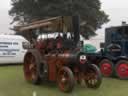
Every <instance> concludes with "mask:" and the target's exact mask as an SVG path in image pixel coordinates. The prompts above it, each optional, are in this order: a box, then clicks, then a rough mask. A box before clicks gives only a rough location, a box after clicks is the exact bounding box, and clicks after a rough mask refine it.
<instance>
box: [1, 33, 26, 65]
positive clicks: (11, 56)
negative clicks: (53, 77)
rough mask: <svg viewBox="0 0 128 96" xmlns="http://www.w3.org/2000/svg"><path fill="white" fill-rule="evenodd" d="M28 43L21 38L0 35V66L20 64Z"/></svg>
mask: <svg viewBox="0 0 128 96" xmlns="http://www.w3.org/2000/svg"><path fill="white" fill-rule="evenodd" d="M25 44H28V41H27V40H26V39H25V38H24V37H22V36H16V35H0V64H21V63H23V61H24V55H25V54H26V52H27V49H26V45H25Z"/></svg>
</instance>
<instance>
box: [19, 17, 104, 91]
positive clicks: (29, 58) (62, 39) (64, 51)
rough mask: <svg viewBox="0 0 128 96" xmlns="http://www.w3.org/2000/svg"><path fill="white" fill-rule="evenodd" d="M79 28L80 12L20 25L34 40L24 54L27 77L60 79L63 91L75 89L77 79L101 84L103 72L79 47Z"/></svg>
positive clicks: (38, 80)
mask: <svg viewBox="0 0 128 96" xmlns="http://www.w3.org/2000/svg"><path fill="white" fill-rule="evenodd" d="M79 29H80V27H79V16H60V17H54V18H50V19H45V20H40V21H36V22H32V23H30V24H28V25H26V26H22V27H19V28H18V31H19V32H20V33H22V34H23V35H24V36H25V37H26V38H27V39H28V40H29V41H30V42H31V44H30V45H29V49H28V52H27V53H26V55H25V57H24V65H23V66H24V76H25V79H26V80H27V81H30V82H32V83H33V84H40V83H41V81H52V82H57V84H58V87H59V88H60V89H61V91H64V92H70V91H72V89H73V88H74V84H75V81H76V82H79V83H80V82H81V81H84V82H85V84H86V85H87V87H89V88H98V87H99V86H100V85H101V81H102V78H101V73H100V71H99V68H98V67H97V66H96V65H94V64H90V63H89V61H88V60H87V58H86V55H85V53H83V52H81V51H80V49H81V47H82V43H81V42H80V41H79V38H80V37H79V35H80V34H79ZM52 31H54V32H52Z"/></svg>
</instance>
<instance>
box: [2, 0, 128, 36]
mask: <svg viewBox="0 0 128 96" xmlns="http://www.w3.org/2000/svg"><path fill="white" fill-rule="evenodd" d="M90 2H91V0H90ZM101 2H102V9H103V10H104V11H105V12H106V13H107V14H108V15H109V18H110V20H111V21H110V22H109V23H108V24H106V25H104V26H103V28H102V29H101V30H98V31H97V32H99V33H101V32H104V27H108V26H114V25H120V24H121V21H127V22H128V13H127V10H128V0H101ZM10 3H11V0H0V34H1V33H9V32H11V31H10V30H9V27H10V25H9V23H10V22H11V17H9V15H8V10H9V9H10V7H11V5H10Z"/></svg>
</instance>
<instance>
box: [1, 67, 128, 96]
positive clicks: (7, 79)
mask: <svg viewBox="0 0 128 96" xmlns="http://www.w3.org/2000/svg"><path fill="white" fill-rule="evenodd" d="M22 69H23V68H22V66H4V67H0V96H33V95H32V94H33V92H34V91H35V92H36V93H37V96H128V95H127V94H128V93H127V92H128V81H127V80H118V79H111V78H104V79H103V83H102V85H101V87H100V88H99V89H96V90H94V89H89V88H86V87H85V88H82V87H81V86H79V85H77V86H75V89H74V90H73V92H72V93H68V94H67V93H63V92H61V91H60V90H59V89H58V88H57V86H56V84H42V85H40V86H35V85H32V84H30V83H28V82H26V81H25V80H24V76H23V70H22Z"/></svg>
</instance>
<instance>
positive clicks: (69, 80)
mask: <svg viewBox="0 0 128 96" xmlns="http://www.w3.org/2000/svg"><path fill="white" fill-rule="evenodd" d="M57 82H58V86H59V89H60V90H61V91H63V92H71V91H72V90H73V88H74V84H75V80H74V76H73V73H72V71H71V70H70V69H69V68H68V67H62V68H61V69H60V70H59V73H58V77H57Z"/></svg>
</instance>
